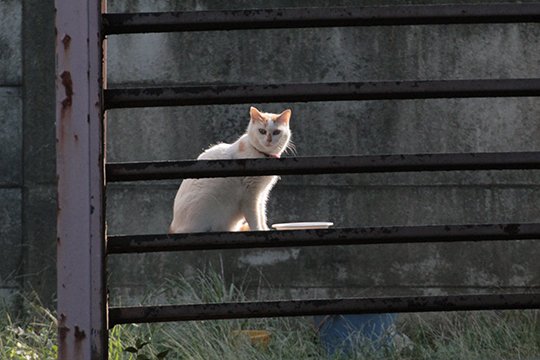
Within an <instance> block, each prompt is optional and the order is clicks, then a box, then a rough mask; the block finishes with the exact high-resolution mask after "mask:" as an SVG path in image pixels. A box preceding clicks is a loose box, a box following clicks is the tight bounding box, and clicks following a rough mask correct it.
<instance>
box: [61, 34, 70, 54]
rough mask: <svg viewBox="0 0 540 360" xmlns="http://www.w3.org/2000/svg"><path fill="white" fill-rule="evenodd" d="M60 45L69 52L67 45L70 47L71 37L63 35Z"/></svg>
mask: <svg viewBox="0 0 540 360" xmlns="http://www.w3.org/2000/svg"><path fill="white" fill-rule="evenodd" d="M62 44H64V50H69V45H71V36H69V35H68V34H65V35H64V37H63V38H62Z"/></svg>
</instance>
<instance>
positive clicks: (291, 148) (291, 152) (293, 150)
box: [285, 140, 298, 157]
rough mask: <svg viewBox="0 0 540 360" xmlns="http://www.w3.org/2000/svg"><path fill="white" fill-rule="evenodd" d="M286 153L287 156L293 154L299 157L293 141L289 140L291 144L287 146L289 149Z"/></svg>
mask: <svg viewBox="0 0 540 360" xmlns="http://www.w3.org/2000/svg"><path fill="white" fill-rule="evenodd" d="M285 152H286V153H287V154H291V155H292V156H295V157H296V156H298V151H296V144H295V143H293V141H292V140H289V144H288V145H287V148H286V149H285Z"/></svg>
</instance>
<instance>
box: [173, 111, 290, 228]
mask: <svg viewBox="0 0 540 360" xmlns="http://www.w3.org/2000/svg"><path fill="white" fill-rule="evenodd" d="M249 113H250V118H251V119H250V121H249V125H248V128H247V131H246V133H245V134H244V135H242V136H240V138H239V139H238V140H236V141H235V142H234V143H232V144H225V143H220V144H217V145H214V146H212V147H211V148H209V149H207V150H205V151H204V152H203V153H202V154H201V155H199V157H198V158H197V159H201V160H203V159H204V160H210V159H244V158H264V157H274V158H279V157H280V156H281V154H282V153H283V152H284V151H285V150H286V149H287V147H288V146H289V142H290V138H291V131H290V129H289V120H290V118H291V110H285V111H283V112H282V113H281V114H279V115H278V114H270V113H263V112H260V111H259V110H257V109H256V108H254V107H251V108H250V111H249ZM277 181H278V177H277V176H257V177H229V178H209V179H186V180H184V181H183V182H182V184H181V185H180V188H179V189H178V193H177V194H176V197H175V199H174V209H173V211H174V214H173V220H172V223H171V226H170V227H169V233H186V232H210V231H238V230H239V229H240V227H241V225H242V223H243V222H244V219H245V220H246V221H247V223H248V225H249V228H250V229H251V230H268V225H267V224H266V202H267V200H268V195H269V193H270V190H271V189H272V187H274V185H275V184H276V182H277Z"/></svg>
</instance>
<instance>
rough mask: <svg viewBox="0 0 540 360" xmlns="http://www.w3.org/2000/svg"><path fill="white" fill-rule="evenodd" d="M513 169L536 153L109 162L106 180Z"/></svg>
mask: <svg viewBox="0 0 540 360" xmlns="http://www.w3.org/2000/svg"><path fill="white" fill-rule="evenodd" d="M515 169H522V170H533V169H540V152H510V153H463V154H459V153H456V154H416V155H362V156H324V157H294V158H281V159H274V158H272V159H269V158H263V159H237V160H182V161H157V162H126V163H109V164H107V165H106V179H107V181H109V182H113V181H140V180H164V179H182V178H208V177H226V176H259V175H299V174H331V173H381V172H413V171H417V172H421V171H456V170H457V171H463V170H515Z"/></svg>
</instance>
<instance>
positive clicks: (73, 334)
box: [55, 0, 108, 360]
mask: <svg viewBox="0 0 540 360" xmlns="http://www.w3.org/2000/svg"><path fill="white" fill-rule="evenodd" d="M55 5H56V136H57V175H58V220H57V231H58V238H57V271H58V279H57V280H58V283H57V286H58V344H59V347H58V348H59V350H58V351H59V353H58V358H59V359H66V360H79V359H81V360H94V359H106V358H107V351H108V346H107V343H108V333H107V303H106V291H105V268H104V267H105V257H104V255H105V251H104V249H105V226H104V210H105V209H104V141H103V139H104V135H103V133H104V128H103V104H102V93H103V89H102V88H103V56H102V47H101V45H102V44H101V11H102V5H103V6H104V4H102V1H101V0H86V1H64V0H56V2H55Z"/></svg>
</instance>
